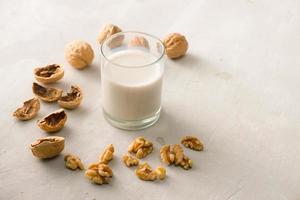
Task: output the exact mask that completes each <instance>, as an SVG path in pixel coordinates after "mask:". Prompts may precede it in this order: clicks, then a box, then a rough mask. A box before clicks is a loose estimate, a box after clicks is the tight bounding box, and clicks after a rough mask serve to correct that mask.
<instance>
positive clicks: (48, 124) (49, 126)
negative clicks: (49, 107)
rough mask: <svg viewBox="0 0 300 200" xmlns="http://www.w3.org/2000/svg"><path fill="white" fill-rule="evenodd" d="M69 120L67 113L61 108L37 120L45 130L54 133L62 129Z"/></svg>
mask: <svg viewBox="0 0 300 200" xmlns="http://www.w3.org/2000/svg"><path fill="white" fill-rule="evenodd" d="M66 121H67V113H66V112H65V111H64V109H59V110H57V111H55V112H53V113H51V114H49V115H47V116H46V117H44V118H43V119H41V120H39V121H38V122H37V125H38V126H39V127H40V128H41V129H42V130H44V131H46V132H49V133H52V132H57V131H59V130H60V129H62V128H63V127H64V125H65V123H66Z"/></svg>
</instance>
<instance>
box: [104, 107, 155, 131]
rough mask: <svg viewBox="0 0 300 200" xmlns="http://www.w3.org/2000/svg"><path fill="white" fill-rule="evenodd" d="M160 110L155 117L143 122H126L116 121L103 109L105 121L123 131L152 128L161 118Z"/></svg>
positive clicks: (142, 120)
mask: <svg viewBox="0 0 300 200" xmlns="http://www.w3.org/2000/svg"><path fill="white" fill-rule="evenodd" d="M160 110H161V108H160V109H159V110H158V111H157V112H156V113H154V115H152V116H150V117H148V118H146V119H141V120H133V121H126V120H119V119H115V118H113V117H112V116H110V115H109V114H108V113H107V112H105V110H104V109H103V115H104V117H105V119H106V120H107V121H108V122H109V123H110V124H111V125H112V126H114V127H116V128H119V129H123V130H141V129H145V128H148V127H149V126H152V125H153V124H155V122H157V121H158V119H159V116H160Z"/></svg>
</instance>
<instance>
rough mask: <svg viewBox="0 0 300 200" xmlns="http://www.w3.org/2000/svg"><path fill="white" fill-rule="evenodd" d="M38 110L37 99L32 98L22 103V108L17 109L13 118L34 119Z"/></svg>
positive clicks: (38, 102)
mask: <svg viewBox="0 0 300 200" xmlns="http://www.w3.org/2000/svg"><path fill="white" fill-rule="evenodd" d="M39 110H40V101H39V100H38V98H36V97H35V98H32V99H29V100H27V101H25V102H24V103H23V107H20V108H18V109H17V110H16V111H15V112H14V113H13V116H14V117H16V118H17V119H19V120H30V119H32V118H34V117H35V116H36V115H37V113H38V112H39Z"/></svg>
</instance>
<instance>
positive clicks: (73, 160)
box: [64, 154, 84, 170]
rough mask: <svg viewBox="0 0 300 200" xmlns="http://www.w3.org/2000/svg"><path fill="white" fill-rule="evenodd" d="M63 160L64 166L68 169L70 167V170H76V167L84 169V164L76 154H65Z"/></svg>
mask: <svg viewBox="0 0 300 200" xmlns="http://www.w3.org/2000/svg"><path fill="white" fill-rule="evenodd" d="M64 160H65V165H66V167H67V168H69V169H72V170H76V169H80V170H83V169H84V166H83V164H82V162H81V160H80V158H79V157H78V156H75V155H72V154H68V155H66V156H65V158H64Z"/></svg>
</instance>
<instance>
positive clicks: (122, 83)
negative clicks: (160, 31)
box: [102, 49, 163, 120]
mask: <svg viewBox="0 0 300 200" xmlns="http://www.w3.org/2000/svg"><path fill="white" fill-rule="evenodd" d="M108 59H109V60H110V62H106V65H110V66H106V67H104V68H105V72H104V73H105V74H104V75H103V76H102V78H103V80H102V90H103V91H102V92H103V95H102V97H103V108H104V111H105V112H106V113H107V114H108V115H110V116H111V117H113V118H115V119H119V120H141V119H145V118H147V117H149V116H152V115H154V114H155V113H157V112H158V111H159V110H160V107H161V90H162V74H163V72H162V69H163V68H162V67H161V66H160V65H161V63H160V62H156V63H154V64H151V63H153V62H155V61H156V60H157V58H156V57H155V56H153V55H152V54H150V53H149V52H148V51H141V50H132V49H131V50H130V49H128V50H124V51H120V52H117V53H114V54H113V55H111V56H109V57H108ZM147 64H151V65H148V66H147ZM118 65H122V66H118ZM145 65H146V66H145Z"/></svg>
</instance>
